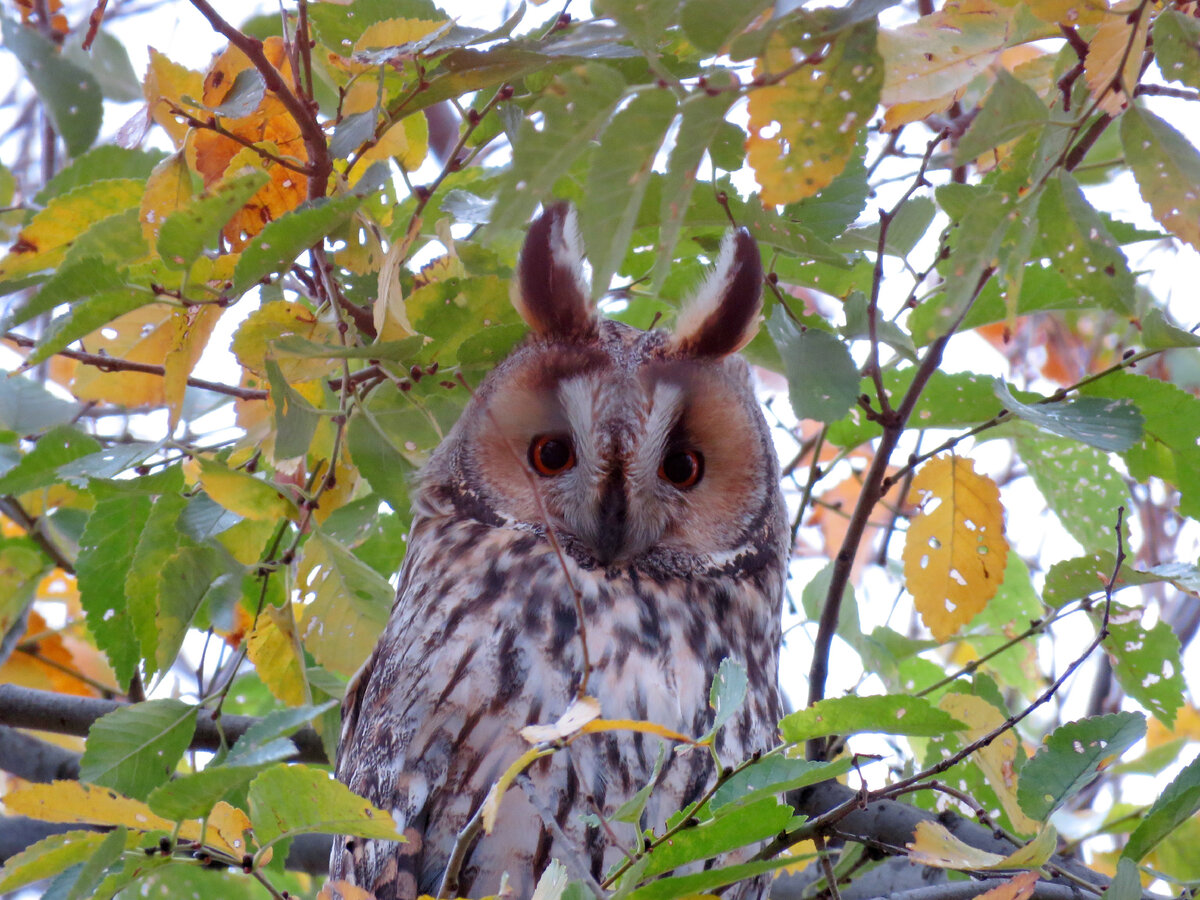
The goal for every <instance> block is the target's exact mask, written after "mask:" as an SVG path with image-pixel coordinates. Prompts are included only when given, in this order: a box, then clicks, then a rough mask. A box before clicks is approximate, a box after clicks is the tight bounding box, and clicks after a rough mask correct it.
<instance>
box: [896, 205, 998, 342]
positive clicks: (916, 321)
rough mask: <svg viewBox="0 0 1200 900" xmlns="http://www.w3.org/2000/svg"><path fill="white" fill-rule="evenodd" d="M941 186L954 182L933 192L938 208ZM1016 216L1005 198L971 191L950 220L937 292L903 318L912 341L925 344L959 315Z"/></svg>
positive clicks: (992, 263)
mask: <svg viewBox="0 0 1200 900" xmlns="http://www.w3.org/2000/svg"><path fill="white" fill-rule="evenodd" d="M947 187H957V185H945V186H943V187H942V188H939V189H938V190H937V191H936V195H937V199H938V203H939V205H941V206H942V208H943V209H945V207H946V205H947V193H948V192H947V191H946V190H945V188H947ZM949 193H951V194H952V193H953V192H949ZM1018 215H1019V213H1018V211H1017V210H1016V209H1014V208H1013V204H1012V203H1011V202H1009V200H1008V198H1007V197H1005V196H1003V195H999V194H996V193H993V192H991V191H988V190H987V189H985V188H982V187H976V188H973V189H972V202H971V203H970V204H969V205H968V206H967V208H966V210H965V212H964V213H963V215H962V216H961V218H959V219H958V220H957V221H956V222H954V224H953V230H952V233H951V247H950V253H949V254H948V255H947V256H946V258H945V261H944V262H942V263H941V264H940V266H939V270H940V271H941V273H942V277H943V279H944V281H943V283H942V286H941V292H940V293H939V294H935V295H933V296H931V297H928V298H926V299H925V300H924V302H922V304H921V305H920V306H919V307H918V308H917V309H916V310H915V311H914V314H913V316H912V317H911V318H910V319H909V324H910V325H911V327H912V336H913V340H914V341H916V343H917V344H921V345H923V344H927V343H929V342H931V341H933V340H934V339H935V338H937V337H938V336H939V335H942V334H945V333H947V332H948V331H949V330H950V328H951V327H952V326H953V325H954V324H955V323H956V322H957V321H958V320H959V318H960V317H961V316H962V315H963V314H964V311H965V310H966V308H967V304H969V303H970V302H971V300H972V298H973V297H974V296H975V295H976V293H977V292H978V290H979V284H980V280H981V279H982V278H983V277H984V275H986V274H988V272H989V270H990V269H991V268H993V267H994V266H995V264H996V260H997V258H998V254H999V252H1000V245H1001V242H1002V241H1003V240H1004V236H1005V234H1006V233H1007V232H1008V229H1009V227H1010V226H1011V225H1012V223H1013V221H1014V220H1015V219H1016V217H1017V216H1018ZM917 313H920V315H917Z"/></svg>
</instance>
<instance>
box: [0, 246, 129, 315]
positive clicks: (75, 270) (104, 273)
mask: <svg viewBox="0 0 1200 900" xmlns="http://www.w3.org/2000/svg"><path fill="white" fill-rule="evenodd" d="M124 285H125V276H124V275H123V274H122V273H121V272H120V271H118V269H117V267H116V265H115V264H114V263H111V262H107V261H105V260H103V259H101V258H100V257H98V256H85V257H84V258H83V259H80V260H77V261H74V262H72V263H71V264H70V265H64V266H62V267H60V268H59V269H58V270H57V271H55V273H54V274H53V275H51V276H50V278H48V279H47V280H46V281H45V282H43V284H42V286H41V288H40V289H39V290H38V292H37V293H36V294H34V295H33V296H32V297H30V298H29V300H27V301H26V302H25V303H23V304H22V305H21V306H13V307H10V308H9V310H8V311H7V312H6V313H5V315H4V318H3V320H0V330H3V331H8V330H9V329H11V328H12V327H13V326H14V325H22V324H24V323H25V322H28V321H29V320H30V319H34V318H36V317H37V316H40V315H41V314H42V313H48V312H53V311H54V309H55V307H57V306H59V305H61V304H63V303H70V302H72V301H73V300H79V299H81V298H84V297H92V296H95V295H96V294H100V293H104V292H107V291H113V290H116V289H117V288H120V287H123V286H124Z"/></svg>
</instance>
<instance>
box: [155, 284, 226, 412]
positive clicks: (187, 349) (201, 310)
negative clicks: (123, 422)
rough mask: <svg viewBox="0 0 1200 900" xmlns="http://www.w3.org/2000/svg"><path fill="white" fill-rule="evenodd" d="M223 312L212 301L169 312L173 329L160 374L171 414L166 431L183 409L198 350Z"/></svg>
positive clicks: (206, 340) (201, 348) (200, 352)
mask: <svg viewBox="0 0 1200 900" xmlns="http://www.w3.org/2000/svg"><path fill="white" fill-rule="evenodd" d="M224 312H225V309H224V307H221V306H217V305H216V304H215V303H214V304H208V305H205V306H189V307H186V308H185V309H182V310H178V311H177V312H176V313H175V315H174V316H172V325H173V329H174V334H173V336H172V337H173V339H172V346H171V348H170V349H169V350H168V351H167V355H166V358H165V359H164V361H163V366H164V368H165V376H164V377H163V399H164V400H165V401H166V404H167V409H168V410H169V411H170V416H169V418H168V420H167V433H168V434H171V433H173V432H174V431H175V426H176V425H178V424H179V416H180V414H181V412H182V411H183V396H184V393H185V392H186V391H187V380H188V376H189V375H191V374H192V369H193V368H195V366H196V363H197V362H198V361H199V359H200V354H202V353H203V352H204V348H205V347H207V346H208V339H209V337H210V336H211V335H212V331H213V328H214V327H215V326H216V324H217V319H219V318H221V314H222V313H224Z"/></svg>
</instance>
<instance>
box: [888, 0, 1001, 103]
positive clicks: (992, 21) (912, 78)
mask: <svg viewBox="0 0 1200 900" xmlns="http://www.w3.org/2000/svg"><path fill="white" fill-rule="evenodd" d="M1016 9H1017V7H1016V6H1011V7H1005V6H1004V5H1002V4H1000V3H993V2H990V0H962V2H959V3H954V2H950V3H947V4H946V6H945V8H943V9H940V10H938V11H937V12H935V13H932V14H931V15H928V16H922V17H921V18H919V19H918V20H917V21H915V22H912V23H910V24H908V25H902V26H901V27H899V28H894V29H885V30H881V31H880V32H879V53H880V55H881V56H883V60H884V71H885V73H886V74H885V76H884V82H883V93H882V96H881V101H882V102H883V104H884V106H887V107H890V106H893V105H895V104H898V103H917V102H922V101H930V100H939V101H942V100H945V101H946V105H947V106H948V105H949V103H950V102H951V101H952V100H953V98H954V96H955V94H956V93H957V92H958V91H960V90H961V89H962V88H963V87H965V86H966V85H967V83H968V82H970V81H971V80H972V79H973V78H975V76H977V75H979V74H981V73H983V72H985V71H986V70H987V69H988V67H990V66H991V65H992V63H994V62H995V61H996V57H997V56H998V55H999V54H1000V51H1001V50H1003V49H1004V46H1005V42H1006V40H1007V38H1008V33H1009V27H1010V24H1011V22H1012V19H1013V17H1014V15H1015V13H1016Z"/></svg>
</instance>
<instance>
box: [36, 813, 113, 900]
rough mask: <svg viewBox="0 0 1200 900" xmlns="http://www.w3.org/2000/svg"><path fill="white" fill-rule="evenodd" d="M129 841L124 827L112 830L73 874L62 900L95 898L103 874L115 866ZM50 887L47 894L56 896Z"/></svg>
mask: <svg viewBox="0 0 1200 900" xmlns="http://www.w3.org/2000/svg"><path fill="white" fill-rule="evenodd" d="M128 840H129V832H128V830H127V829H126V828H125V827H124V826H120V827H118V828H114V829H113V830H112V831H110V832H109V833H108V834H106V835H105V836H104V840H103V841H101V842H100V845H99V846H98V847H97V848H96V852H95V853H94V854H92V856H91V858H90V859H88V860H87V862H85V863H84V864H83V865H82V866H80V867H79V870H78V871H77V872H76V873H75V877H74V879H73V880H72V884H71V887H70V889H69V890H68V891H67V892H66V895H65V897H64V900H89V898H94V897H95V896H96V893H97V892H96V886H97V885H98V884H99V883H100V879H101V878H103V877H104V873H105V872H106V871H108V870H109V869H110V868H111V867H113V866H115V865H116V864H117V863H118V862H119V861H120V859H121V856H122V854H123V853H124V852H125V845H126V844H127V843H128ZM56 893H57V892H56V891H55V890H54V888H53V887H52V888H51V889H50V890H49V891H47V894H51V895H53V894H56Z"/></svg>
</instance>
